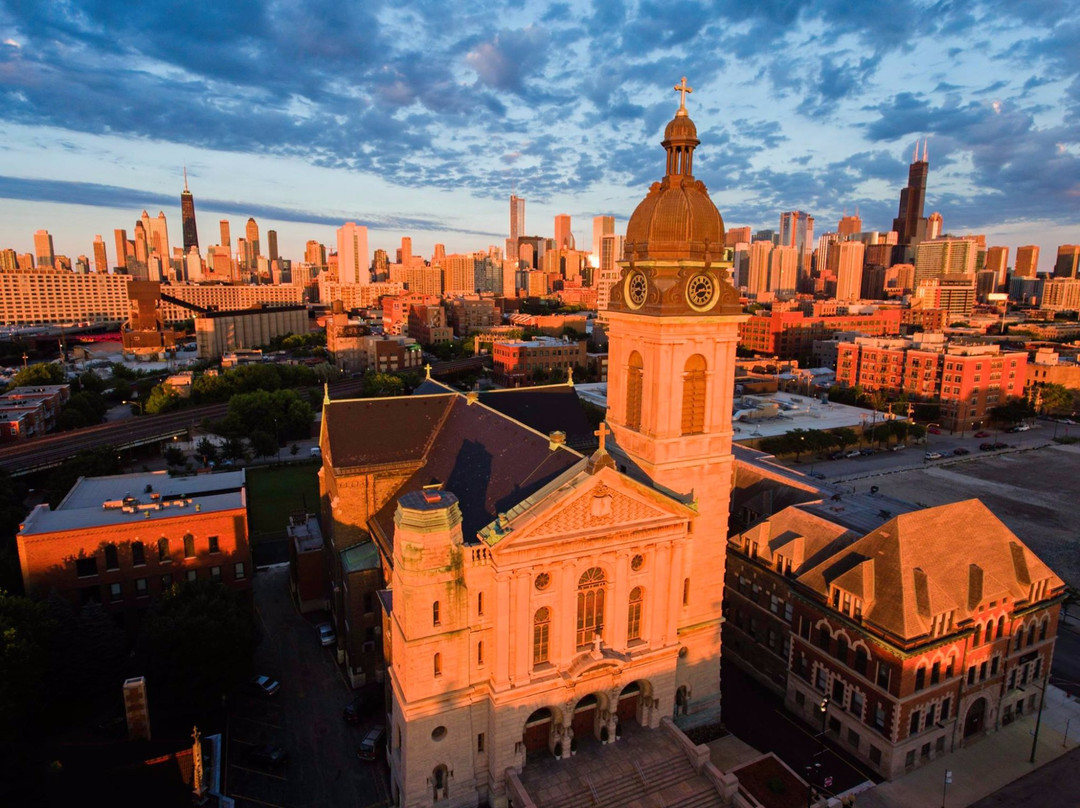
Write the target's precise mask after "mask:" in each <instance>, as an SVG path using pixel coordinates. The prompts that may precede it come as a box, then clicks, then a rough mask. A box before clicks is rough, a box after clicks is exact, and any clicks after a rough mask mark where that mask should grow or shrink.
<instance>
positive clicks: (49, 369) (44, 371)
mask: <svg viewBox="0 0 1080 808" xmlns="http://www.w3.org/2000/svg"><path fill="white" fill-rule="evenodd" d="M66 383H67V374H66V373H65V372H64V369H63V368H62V367H61V366H60V365H58V364H57V363H56V362H39V363H38V364H36V365H28V366H27V367H25V368H23V369H22V370H20V371H19V372H18V373H16V374H15V376H14V377H13V378H12V379H11V383H10V384H9V385H8V390H11V389H13V388H15V387H23V386H25V385H39V384H66Z"/></svg>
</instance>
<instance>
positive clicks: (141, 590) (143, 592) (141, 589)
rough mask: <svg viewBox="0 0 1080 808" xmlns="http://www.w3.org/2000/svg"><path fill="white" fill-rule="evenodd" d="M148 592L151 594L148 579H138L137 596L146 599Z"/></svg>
mask: <svg viewBox="0 0 1080 808" xmlns="http://www.w3.org/2000/svg"><path fill="white" fill-rule="evenodd" d="M148 592H149V589H148V587H147V585H146V579H145V578H136V579H135V595H136V596H137V597H140V598H145V597H146V596H147V594H148Z"/></svg>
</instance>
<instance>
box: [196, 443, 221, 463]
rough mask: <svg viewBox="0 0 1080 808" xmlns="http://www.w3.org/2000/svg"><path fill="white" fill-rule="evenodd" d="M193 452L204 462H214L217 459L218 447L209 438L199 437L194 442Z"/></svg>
mask: <svg viewBox="0 0 1080 808" xmlns="http://www.w3.org/2000/svg"><path fill="white" fill-rule="evenodd" d="M195 454H196V455H198V457H199V458H200V459H202V460H203V461H204V462H206V463H216V462H217V459H218V447H217V446H216V445H215V444H214V442H213V441H212V440H210V438H201V439H200V440H199V442H198V443H197V444H195Z"/></svg>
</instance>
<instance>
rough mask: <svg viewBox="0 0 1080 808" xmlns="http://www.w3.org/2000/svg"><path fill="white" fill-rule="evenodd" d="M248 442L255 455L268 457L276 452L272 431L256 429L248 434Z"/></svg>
mask: <svg viewBox="0 0 1080 808" xmlns="http://www.w3.org/2000/svg"><path fill="white" fill-rule="evenodd" d="M248 443H250V444H251V451H252V452H253V453H254V455H255V456H256V457H270V456H271V455H275V454H277V450H278V442H277V438H275V437H274V434H273V433H272V432H267V431H265V430H262V429H256V430H255V431H253V432H252V433H251V434H250V435H248Z"/></svg>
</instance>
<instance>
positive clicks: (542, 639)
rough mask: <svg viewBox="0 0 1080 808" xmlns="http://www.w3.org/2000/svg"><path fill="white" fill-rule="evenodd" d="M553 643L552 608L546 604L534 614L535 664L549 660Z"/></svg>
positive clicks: (541, 663)
mask: <svg viewBox="0 0 1080 808" xmlns="http://www.w3.org/2000/svg"><path fill="white" fill-rule="evenodd" d="M550 643H551V609H549V608H548V607H547V606H544V607H543V608H541V609H537V610H536V614H535V615H533V664H534V665H543V664H544V663H545V662H547V661H548V658H549V657H548V655H549V653H550V650H549V649H550Z"/></svg>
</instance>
